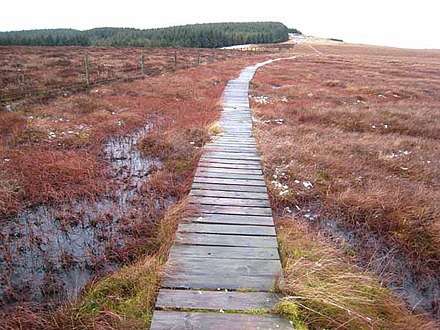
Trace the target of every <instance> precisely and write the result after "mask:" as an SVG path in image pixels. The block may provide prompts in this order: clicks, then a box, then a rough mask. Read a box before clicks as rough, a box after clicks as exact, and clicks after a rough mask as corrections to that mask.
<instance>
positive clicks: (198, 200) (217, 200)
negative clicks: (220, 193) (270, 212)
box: [189, 196, 270, 208]
mask: <svg viewBox="0 0 440 330" xmlns="http://www.w3.org/2000/svg"><path fill="white" fill-rule="evenodd" d="M189 202H190V203H191V204H207V205H220V206H244V207H247V206H252V207H265V208H270V205H269V200H267V199H244V198H227V197H205V196H203V197H202V196H190V198H189Z"/></svg>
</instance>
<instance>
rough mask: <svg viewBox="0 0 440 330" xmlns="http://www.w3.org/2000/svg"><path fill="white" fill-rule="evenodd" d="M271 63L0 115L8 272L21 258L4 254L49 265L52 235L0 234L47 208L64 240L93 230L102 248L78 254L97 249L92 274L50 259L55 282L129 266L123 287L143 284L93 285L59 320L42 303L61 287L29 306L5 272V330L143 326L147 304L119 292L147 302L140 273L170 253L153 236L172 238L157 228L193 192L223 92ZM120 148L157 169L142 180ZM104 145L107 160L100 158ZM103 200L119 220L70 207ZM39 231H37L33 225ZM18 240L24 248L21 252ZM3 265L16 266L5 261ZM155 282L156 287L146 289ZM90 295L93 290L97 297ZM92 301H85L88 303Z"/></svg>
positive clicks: (246, 60) (203, 70)
mask: <svg viewBox="0 0 440 330" xmlns="http://www.w3.org/2000/svg"><path fill="white" fill-rule="evenodd" d="M260 58H261V59H260ZM266 58H267V57H266V56H252V57H243V56H240V57H238V59H236V60H235V61H225V62H218V63H216V64H213V65H206V66H200V67H198V68H193V69H188V70H184V71H179V72H177V73H175V74H170V73H168V74H163V75H161V76H158V77H153V78H148V79H144V80H138V81H133V82H128V83H118V84H113V85H107V86H99V87H95V88H93V89H91V90H89V91H87V92H83V93H79V94H76V95H71V96H67V97H63V98H57V99H52V100H49V101H48V102H45V103H38V104H34V105H31V104H29V103H25V104H24V105H23V103H21V102H19V103H16V104H13V105H12V106H13V110H14V111H13V112H9V111H3V112H1V113H0V118H1V119H2V121H4V122H5V123H8V124H9V125H8V126H6V127H9V128H8V129H7V130H2V140H1V142H2V144H1V148H0V154H1V156H0V159H1V162H0V172H1V173H2V176H1V184H2V189H3V191H4V192H5V193H4V194H2V195H1V200H2V202H1V205H2V210H1V211H2V218H1V228H2V229H1V232H2V243H4V244H2V247H1V248H2V250H1V255H2V263H5V264H7V265H10V266H11V267H16V266H18V267H21V266H22V265H20V264H17V263H16V262H14V260H15V261H16V259H14V258H16V256H15V255H13V254H10V253H9V252H10V250H8V249H9V248H11V246H12V245H11V244H13V245H14V246H15V247H20V246H21V247H24V248H25V250H23V253H24V252H26V251H30V252H32V251H34V252H36V253H35V255H37V256H38V258H40V256H41V257H42V258H43V261H48V262H49V263H48V264H50V263H53V260H51V259H50V256H52V254H51V255H50V256H49V258H44V257H45V255H44V253H43V254H41V253H40V252H41V251H43V252H44V251H45V249H44V244H43V245H42V243H41V242H42V241H43V242H45V237H46V236H47V237H52V236H51V235H52V234H53V232H52V231H51V230H49V231H48V232H41V233H40V232H38V235H40V234H41V235H44V236H40V237H38V235H37V236H35V235H32V236H29V235H26V236H21V235H14V233H11V234H9V233H8V234H7V235H6V236H5V235H3V234H6V232H5V230H6V228H9V227H10V224H11V223H14V221H15V220H16V216H17V212H19V213H20V212H24V211H25V212H33V211H35V210H36V209H37V208H41V207H44V208H53V209H54V210H56V211H59V213H60V214H58V215H59V216H58V217H57V220H56V222H55V223H54V227H56V228H57V230H60V231H62V230H63V228H64V231H65V233H66V234H67V235H68V234H70V232H71V231H75V232H77V231H76V230H77V229H80V231H84V230H86V231H88V232H90V231H92V232H94V233H95V231H96V233H95V234H96V235H94V237H95V238H97V241H99V242H100V243H101V245H99V246H95V247H90V248H87V247H85V248H86V249H87V251H85V252H90V251H102V254H99V255H98V257H99V260H95V261H96V262H93V263H92V264H90V263H87V262H86V263H82V262H81V260H78V258H77V257H76V256H75V255H72V254H70V253H65V252H69V251H61V252H62V253H61V254H60V253H58V251H52V252H55V254H56V255H57V256H58V255H62V256H64V258H63V259H62V260H64V261H65V262H64V263H62V264H60V265H56V266H55V267H53V268H51V270H56V272H57V273H58V274H59V272H64V271H65V270H69V269H75V267H79V269H83V268H82V267H85V268H86V269H87V270H88V271H92V274H90V276H91V277H93V276H95V275H99V276H102V275H104V274H106V273H107V274H108V273H109V272H112V271H114V269H115V267H118V266H121V265H124V264H131V263H134V265H132V266H130V267H133V268H130V267H129V269H133V272H132V273H131V274H132V275H133V276H132V277H129V278H128V279H127V281H129V282H130V281H131V280H133V281H135V282H136V281H138V282H136V283H138V284H135V283H134V282H130V283H131V284H130V283H128V284H127V285H128V286H129V287H127V286H125V284H121V285H123V287H121V289H120V290H119V289H118V290H119V291H118V290H116V291H113V290H110V289H103V290H101V289H99V288H101V287H105V286H106V285H107V284H106V283H113V284H114V282H113V279H115V281H118V280H117V279H120V278H121V276H122V275H118V274H117V273H116V274H115V275H112V276H109V277H108V278H107V279H106V280H104V282H97V283H96V286H95V284H93V285H92V286H91V287H90V288H89V289H87V290H86V293H84V295H83V296H82V297H83V298H79V300H78V302H77V303H76V302H73V303H72V305H71V306H70V307H68V308H67V309H63V310H61V311H59V312H56V311H55V310H56V309H57V305H59V303H60V302H61V300H60V299H57V300H56V301H55V305H52V304H51V302H52V301H51V299H50V297H54V296H53V295H49V293H51V294H53V293H56V292H58V293H59V292H60V291H62V290H64V289H65V288H64V289H63V285H61V286H60V285H52V286H51V287H52V288H53V289H54V290H51V291H50V292H49V291H47V290H46V289H47V288H48V286H45V287H44V289H45V290H43V291H42V296H41V295H40V297H39V298H38V299H35V296H31V295H29V294H28V293H29V292H26V291H22V292H21V291H17V290H16V289H19V287H14V286H12V285H10V284H11V283H10V281H8V278H7V274H10V273H9V272H5V273H4V275H5V276H6V278H3V280H6V281H5V282H4V283H5V286H3V284H2V286H3V288H4V289H5V290H6V291H7V292H3V293H7V297H6V298H7V299H5V300H3V301H2V307H1V323H0V328H6V329H9V328H11V329H13V328H17V327H24V328H26V327H27V328H36V329H38V328H45V329H50V328H69V327H73V328H81V327H83V328H93V327H94V326H98V325H99V324H107V323H108V322H110V323H112V322H116V323H117V324H121V325H120V327H119V328H133V327H132V326H131V324H137V325H138V326H139V327H145V325H147V324H148V322H149V317H148V315H150V314H151V306H152V304H153V302H152V301H151V300H149V301H146V302H145V304H142V305H139V306H138V305H136V304H135V305H130V304H131V303H132V302H133V300H132V299H131V298H133V297H132V296H131V295H129V294H127V295H124V294H125V293H127V292H132V291H130V290H131V289H130V290H129V288H133V289H135V288H139V289H142V290H144V289H145V290H152V292H154V290H155V289H154V285H153V287H148V288H146V287H145V285H146V284H145V281H147V279H145V280H143V279H141V278H140V276H144V275H145V272H147V273H149V272H151V273H152V274H153V275H152V276H157V272H156V270H157V269H159V268H160V265H161V264H162V263H163V262H164V260H165V259H166V253H165V252H164V249H165V250H166V246H167V244H165V241H164V239H162V238H161V239H157V238H156V237H158V236H160V237H163V235H168V236H169V235H171V236H172V234H173V233H174V232H173V231H172V230H171V229H169V231H168V230H165V229H163V226H165V224H166V223H167V222H166V221H165V223H164V219H167V214H168V213H167V211H166V210H167V209H168V208H169V207H170V206H172V205H178V203H179V201H180V200H181V199H182V197H183V196H185V195H186V193H187V192H188V191H189V188H190V184H191V181H192V174H193V171H194V169H195V165H196V163H197V159H198V156H199V155H200V147H201V146H202V145H203V144H204V143H205V142H206V141H207V140H208V139H209V134H208V128H209V127H210V125H211V124H212V123H213V122H214V121H215V120H216V119H217V118H218V116H219V113H220V104H219V100H220V96H221V94H222V92H223V89H224V86H225V84H226V83H227V81H228V80H229V79H232V78H234V77H235V76H236V75H238V73H239V71H240V70H241V68H242V67H243V66H245V65H248V64H251V63H254V62H255V61H259V60H262V59H266ZM133 133H135V135H133ZM134 136H136V138H134ZM118 137H120V138H118ZM127 139H128V140H129V141H132V142H133V143H132V144H131V147H130V149H131V151H130V150H129V153H130V154H132V152H133V150H134V151H136V150H137V151H138V152H139V155H138V156H136V157H137V158H136V159H139V158H138V157H141V160H143V161H144V160H147V161H149V162H150V164H151V165H152V166H150V167H149V168H148V169H146V170H145V171H144V170H142V169H140V170H139V168H138V167H137V161H134V162H130V163H129V164H126V163H125V162H126V161H127V159H128V156H127V155H124V152H126V150H125V149H124V148H120V146H121V145H125V144H126V142H124V141H126V140H127ZM107 147H108V148H109V149H111V152H109V153H107V152H106V151H105V150H106V148H107ZM120 151H121V152H120ZM130 157H131V156H130ZM133 186H134V187H133ZM107 198H110V200H113V199H114V200H116V201H121V202H124V203H125V205H128V207H129V209H128V211H127V212H125V209H124V208H122V214H121V213H120V212H119V211H121V210H114V209H108V210H107V209H106V211H105V214H103V216H102V217H99V219H93V217H91V216H90V210H89V209H86V210H83V211H84V212H80V213H77V212H76V211H75V210H73V209H71V208H69V207H66V205H70V203H74V204H75V203H76V204H75V205H77V204H78V203H79V204H81V205H89V204H87V203H91V204H93V205H95V204H96V203H98V205H99V207H98V208H99V210H101V206H100V205H101V204H100V203H102V202H103V201H104V204H105V205H107V204H108V202H106V199H107ZM77 201H78V202H77ZM82 203H85V204H82ZM63 210H64V211H65V212H62V211H63ZM151 210H155V211H154V212H151ZM72 211H75V212H72ZM93 212H94V211H93ZM169 212H171V211H169ZM172 218H175V216H173V217H172ZM50 219H51V218H50ZM84 219H87V220H86V221H85V220H84ZM40 223H41V221H36V222H32V223H31V225H32V226H33V225H34V224H35V225H38V224H40ZM114 223H117V229H109V228H114V227H112V226H113V224H114ZM24 227H25V228H27V227H26V226H24ZM165 227H167V226H165ZM171 227H172V226H171ZM171 227H170V228H171ZM50 228H52V227H45V226H43V227H41V229H50ZM167 228H168V227H167ZM101 229H102V230H101ZM162 231H165V233H163V232H162ZM110 234H111V235H110ZM60 237H61V236H60ZM24 239H29V240H30V241H27V242H24V243H25V244H21V243H23V240H24ZM169 239H171V238H169ZM66 241H67V242H69V240H66ZM20 244H21V245H20ZM70 245H75V244H70ZM64 246H66V245H64ZM95 248H96V249H95ZM37 252H38V253H37ZM52 252H51V253H52ZM18 255H20V254H18ZM9 257H11V258H12V259H11V260H12V261H13V262H12V263H10V262H9V261H8V258H9ZM153 259H154V261H151V262H150V261H148V260H153ZM35 265H39V263H38V262H35V263H29V266H35ZM146 265H152V266H151V268H150V266H148V267H147V266H146ZM58 266H59V267H58ZM108 266H110V267H108ZM138 267H147V268H142V269H140V268H138ZM155 267H157V269H156V268H155ZM122 272H125V271H124V270H123V271H122ZM130 272H131V271H130ZM37 273H38V272H37ZM54 274H55V273H49V276H48V278H47V279H53V278H56V276H54ZM121 274H124V273H121ZM55 275H56V274H55ZM30 279H32V278H30ZM139 281H140V282H139ZM155 281H157V279H155V280H151V283H156V282H155ZM8 283H9V284H8ZM118 283H120V281H119V282H118ZM50 284H56V283H53V282H51V283H50ZM113 284H111V285H113ZM132 285H133V287H132ZM22 288H23V287H22ZM78 289H80V288H78ZM121 290H122V291H121ZM93 292H98V293H97V294H98V296H99V299H98V298H97V296H95V294H94V293H93ZM116 293H118V294H119V293H120V294H121V295H123V297H122V296H121V297H119V296H118V297H117V298H115V299H117V301H119V302H121V301H124V299H126V300H127V301H126V303H122V302H121V303H110V301H111V299H113V298H112V297H114V295H115V294H116ZM46 294H48V295H46ZM133 294H134V293H133ZM55 296H57V295H55ZM142 297H144V296H142ZM45 298H49V299H48V300H45ZM41 299H42V300H41ZM87 299H91V301H90V303H88V302H87V301H88V300H87ZM121 299H122V300H121ZM139 299H140V298H139ZM139 301H140V300H139ZM101 302H102V303H101ZM122 305H124V306H125V307H124V306H122ZM81 306H82V307H81ZM148 306H149V307H148ZM133 308H134V309H133ZM85 320H86V321H85ZM106 322H107V323H106ZM110 323H108V324H110ZM112 324H113V323H112Z"/></svg>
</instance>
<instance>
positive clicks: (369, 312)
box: [277, 218, 435, 329]
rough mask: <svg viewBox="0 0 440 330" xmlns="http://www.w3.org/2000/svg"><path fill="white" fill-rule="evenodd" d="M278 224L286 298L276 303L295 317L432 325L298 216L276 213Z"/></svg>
mask: <svg viewBox="0 0 440 330" xmlns="http://www.w3.org/2000/svg"><path fill="white" fill-rule="evenodd" d="M277 229H278V237H279V242H280V254H281V257H282V262H283V266H284V273H285V278H286V284H285V289H284V290H285V292H284V293H285V294H286V298H285V301H284V302H282V303H281V305H280V306H278V309H279V311H280V313H282V314H284V315H285V316H287V317H290V318H293V319H294V320H296V321H294V322H297V323H302V324H305V325H307V327H308V328H310V329H322V328H327V329H328V328H338V329H402V326H403V325H404V328H405V329H433V328H434V327H435V323H433V322H431V321H429V319H427V318H425V317H423V316H414V315H411V314H410V313H409V312H408V311H407V310H406V308H405V306H404V305H403V303H402V302H401V301H399V300H398V299H396V297H395V296H394V295H393V294H392V293H391V292H390V291H389V290H388V289H385V288H384V287H383V286H382V285H381V283H380V280H379V279H378V278H376V277H375V276H373V275H371V274H369V273H366V272H363V271H362V270H361V269H360V268H358V267H356V266H353V265H351V263H350V262H349V261H348V260H347V258H346V257H345V256H344V255H343V254H342V253H341V252H340V251H338V250H337V249H336V248H334V247H333V246H332V245H331V244H330V243H328V242H326V240H325V239H323V237H321V236H318V235H316V234H314V233H312V232H310V231H308V230H307V229H306V227H305V226H304V225H303V224H301V223H300V222H299V221H297V220H295V219H292V218H281V219H278V220H277ZM289 304H291V305H289ZM295 306H296V307H295ZM289 309H290V312H289Z"/></svg>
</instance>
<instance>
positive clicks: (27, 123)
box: [0, 47, 267, 215]
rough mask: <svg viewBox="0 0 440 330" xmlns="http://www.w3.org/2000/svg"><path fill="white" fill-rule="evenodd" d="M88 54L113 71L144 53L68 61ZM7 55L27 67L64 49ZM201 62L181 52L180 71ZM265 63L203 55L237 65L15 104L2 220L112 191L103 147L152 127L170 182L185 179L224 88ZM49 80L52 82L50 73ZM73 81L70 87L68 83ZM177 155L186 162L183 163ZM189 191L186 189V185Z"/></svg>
mask: <svg viewBox="0 0 440 330" xmlns="http://www.w3.org/2000/svg"><path fill="white" fill-rule="evenodd" d="M85 50H87V51H88V52H90V53H91V54H92V55H93V56H96V57H98V56H99V57H102V58H104V59H109V60H110V59H111V60H112V61H113V62H114V65H115V66H116V65H122V64H121V63H123V59H122V57H121V56H122V55H123V54H124V56H125V55H127V56H128V57H127V59H128V60H129V61H131V62H133V63H135V62H136V61H135V59H136V58H137V56H138V52H139V51H140V50H139V49H134V48H129V49H119V48H116V49H115V48H96V49H95V48H92V49H90V48H87V49H84V48H67V49H66V51H67V53H66V54H67V55H66V56H78V54H81V52H83V51H85ZM1 51H2V52H3V53H5V52H6V53H8V52H9V53H8V54H9V55H8V56H12V58H14V59H15V60H16V61H17V62H20V63H23V62H26V61H28V62H26V63H28V64H29V65H31V62H29V61H31V59H33V58H35V57H37V58H40V57H41V56H42V54H44V51H48V52H49V55H48V56H47V58H49V59H50V58H53V59H54V61H55V59H56V60H57V61H59V56H61V57H62V52H63V50H62V49H59V48H54V49H52V48H47V49H46V48H41V49H40V48H23V47H22V48H20V47H16V48H11V49H9V48H7V49H5V48H2V49H1ZM170 51H171V50H161V49H154V50H146V51H145V52H146V56H147V53H148V54H149V55H148V56H150V55H151V56H152V57H154V56H156V58H157V60H158V61H159V59H160V61H165V60H168V57H170V58H171V56H170V55H171V53H170ZM69 54H70V55H69ZM72 54H73V55H72ZM112 56H113V57H112ZM196 56H197V52H196V50H179V58H180V61H182V63H181V66H180V67H179V69H180V68H181V67H182V66H183V64H184V63H193V62H194V58H197V57H196ZM262 56H264V55H261V56H255V55H254V56H247V57H246V56H244V55H242V54H239V53H237V52H235V53H234V52H226V53H225V52H221V51H219V50H213V51H209V50H204V51H203V52H202V58H204V59H205V62H206V61H208V62H212V61H218V60H219V59H223V58H228V57H229V58H233V57H235V60H234V61H223V62H221V61H220V62H217V63H216V64H209V65H201V66H198V67H196V68H189V69H187V70H181V71H177V73H175V74H174V73H166V70H165V71H162V72H163V74H162V75H160V76H156V77H147V78H145V79H142V80H137V81H132V82H125V83H122V82H121V83H116V84H113V85H106V86H97V87H94V88H93V89H91V90H90V91H87V92H82V93H79V94H75V95H71V96H67V97H61V98H56V99H52V100H49V101H47V102H44V103H41V102H39V103H34V104H30V103H29V102H25V103H23V102H16V103H13V104H11V108H12V110H13V112H8V111H2V112H0V124H1V126H2V131H1V144H0V177H1V184H0V189H1V190H2V194H1V197H0V212H1V213H2V214H4V215H7V214H12V213H14V212H16V211H17V210H18V209H19V208H21V207H23V206H24V205H33V204H36V203H40V202H60V201H65V200H69V199H72V198H75V197H79V196H83V197H93V196H95V195H96V194H99V193H101V192H103V190H105V187H107V186H108V184H109V182H108V178H107V176H106V173H105V171H104V169H105V166H103V162H104V160H103V159H102V146H103V143H104V142H105V141H106V140H107V139H108V138H109V137H111V136H114V135H123V134H127V133H131V132H133V131H135V130H137V129H139V128H141V127H143V126H145V125H146V124H147V123H149V124H152V125H153V126H152V129H151V135H150V136H149V137H148V138H147V139H148V140H150V143H151V140H153V139H154V140H155V141H156V143H159V144H160V143H168V144H169V145H170V146H172V148H173V151H172V153H173V154H174V156H173V157H171V158H170V159H169V161H167V162H166V163H167V166H168V167H167V168H169V170H170V171H171V172H170V173H171V174H169V175H173V173H177V174H176V175H180V174H182V173H178V172H176V171H174V170H175V169H178V170H181V171H183V173H185V175H184V176H186V175H187V173H191V170H192V169H193V168H194V166H195V163H194V160H195V159H196V155H197V152H198V150H197V147H200V146H201V145H203V143H205V142H206V141H207V129H208V126H209V125H210V124H211V123H212V122H213V121H214V120H216V118H218V116H219V110H220V106H219V101H220V96H221V93H222V92H223V88H224V86H225V84H226V83H227V81H228V80H229V79H231V78H233V77H234V76H236V75H238V73H239V70H240V69H241V68H242V67H243V66H245V65H247V64H251V63H254V62H258V61H259V59H261V58H262ZM266 56H267V55H266ZM120 57H121V58H120ZM44 58H46V57H44ZM124 58H125V57H124ZM121 61H122V62H121ZM104 62H105V61H104ZM136 63H137V62H136ZM133 65H134V64H133ZM158 65H159V64H158ZM158 72H159V71H158ZM53 74H54V76H56V75H55V73H53ZM47 75H48V76H50V72H49V73H47ZM68 81H69V80H68V79H67V80H66V79H64V80H63V83H65V82H68ZM27 87H29V86H27ZM191 142H193V143H191ZM153 143H154V141H153ZM164 151H165V150H163V151H162V152H164ZM146 152H147V153H149V152H151V153H152V156H156V155H154V154H153V153H154V152H155V151H154V148H152V149H151V150H148V148H147V150H146ZM194 152H195V153H194ZM179 153H180V154H182V155H181V156H182V157H180V156H178V155H177V154H179ZM183 154H187V155H186V156H185V155H183ZM183 156H185V157H183ZM187 170H189V172H187ZM185 187H186V189H188V187H189V185H188V182H187V184H186V186H185Z"/></svg>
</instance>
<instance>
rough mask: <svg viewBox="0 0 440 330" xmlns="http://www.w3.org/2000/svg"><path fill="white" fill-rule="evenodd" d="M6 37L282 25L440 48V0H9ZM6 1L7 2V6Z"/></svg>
mask: <svg viewBox="0 0 440 330" xmlns="http://www.w3.org/2000/svg"><path fill="white" fill-rule="evenodd" d="M2 2H3V3H2V4H1V7H0V31H11V30H28V29H37V28H61V27H62V28H75V29H81V30H83V29H89V28H94V27H104V26H112V27H135V28H151V27H165V26H172V25H181V24H192V23H208V22H244V21H246V22H249V21H280V22H282V23H284V24H286V25H287V26H288V27H294V28H297V29H299V30H301V31H302V32H303V33H305V34H310V35H315V36H319V37H333V38H340V39H344V41H348V42H354V43H365V44H375V45H385V46H395V47H406V48H440V36H439V33H440V17H439V15H440V10H439V9H440V1H438V0H418V1H414V0H363V1H356V0H351V1H349V0H301V1H297V0H284V1H281V0H271V1H261V0H213V1H210V0H204V1H200V0H181V1H178V0H153V1H152V0H143V1H142V0H139V1H138V0H124V1H117V2H116V1H110V0H107V1H102V0H74V1H72V0H71V1H62V0H61V1H60V0H57V1H56V0H3V1H2ZM5 2H6V3H5Z"/></svg>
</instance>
